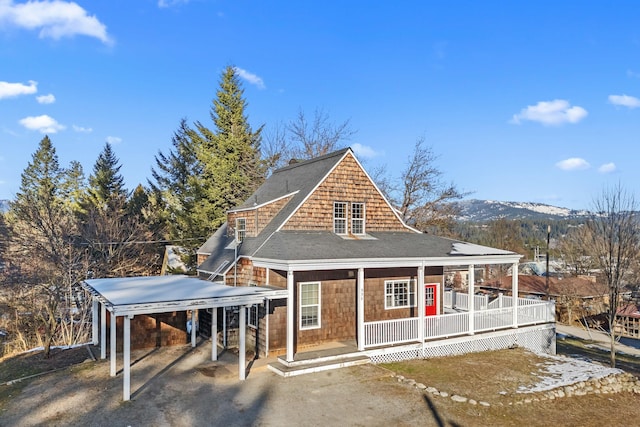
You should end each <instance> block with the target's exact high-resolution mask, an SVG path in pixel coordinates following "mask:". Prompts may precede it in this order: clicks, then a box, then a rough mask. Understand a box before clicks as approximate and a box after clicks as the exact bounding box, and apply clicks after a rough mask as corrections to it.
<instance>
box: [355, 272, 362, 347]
mask: <svg viewBox="0 0 640 427" xmlns="http://www.w3.org/2000/svg"><path fill="white" fill-rule="evenodd" d="M356 287H357V291H356V292H357V295H358V297H357V298H358V308H357V311H358V351H364V268H362V267H361V268H359V269H358V279H357V283H356Z"/></svg>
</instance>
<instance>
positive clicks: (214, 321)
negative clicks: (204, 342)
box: [211, 307, 218, 360]
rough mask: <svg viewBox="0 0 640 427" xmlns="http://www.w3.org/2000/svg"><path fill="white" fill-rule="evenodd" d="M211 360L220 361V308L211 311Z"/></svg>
mask: <svg viewBox="0 0 640 427" xmlns="http://www.w3.org/2000/svg"><path fill="white" fill-rule="evenodd" d="M211 360H218V307H213V308H212V309H211Z"/></svg>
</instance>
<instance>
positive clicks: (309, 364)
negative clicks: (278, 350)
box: [269, 355, 371, 377]
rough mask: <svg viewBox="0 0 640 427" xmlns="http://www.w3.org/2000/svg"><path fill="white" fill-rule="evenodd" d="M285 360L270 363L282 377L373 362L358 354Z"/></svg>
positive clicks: (271, 367) (274, 370)
mask: <svg viewBox="0 0 640 427" xmlns="http://www.w3.org/2000/svg"><path fill="white" fill-rule="evenodd" d="M283 362H284V361H283V360H278V361H277V362H274V363H271V364H269V369H270V370H271V371H273V372H275V373H276V374H278V375H280V376H282V377H294V376H296V375H303V374H312V373H314V372H322V371H329V370H332V369H339V368H346V367H349V366H357V365H365V364H367V363H371V360H370V359H369V357H367V356H364V355H356V356H347V357H340V358H336V357H333V358H328V359H325V360H317V359H316V360H313V361H311V360H309V361H300V362H294V363H295V364H291V363H289V364H287V363H286V362H284V363H283Z"/></svg>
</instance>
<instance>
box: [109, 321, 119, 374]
mask: <svg viewBox="0 0 640 427" xmlns="http://www.w3.org/2000/svg"><path fill="white" fill-rule="evenodd" d="M116 320H117V319H116V315H115V314H113V312H111V329H110V331H109V334H110V335H111V339H110V340H109V341H110V342H109V358H110V360H111V368H110V370H109V375H110V376H112V377H115V376H116Z"/></svg>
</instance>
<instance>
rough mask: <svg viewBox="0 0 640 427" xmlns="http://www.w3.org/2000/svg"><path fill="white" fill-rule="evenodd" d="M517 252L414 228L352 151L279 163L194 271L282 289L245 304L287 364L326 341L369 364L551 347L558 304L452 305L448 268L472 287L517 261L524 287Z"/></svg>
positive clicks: (264, 342) (252, 326)
mask: <svg viewBox="0 0 640 427" xmlns="http://www.w3.org/2000/svg"><path fill="white" fill-rule="evenodd" d="M519 259H520V255H518V254H516V253H513V252H509V251H504V250H500V249H494V248H489V247H484V246H479V245H474V244H470V243H465V242H461V241H457V240H451V239H446V238H441V237H436V236H433V235H429V234H424V233H421V232H419V231H418V230H415V229H413V228H412V227H410V226H408V225H407V224H405V223H404V222H403V221H402V219H401V217H400V216H399V214H398V212H397V211H396V210H395V209H394V207H393V206H392V205H391V204H390V203H389V201H388V200H387V199H386V198H385V197H384V195H383V194H382V193H381V191H380V190H379V189H378V188H377V186H376V185H375V183H374V182H373V181H372V179H371V178H370V177H369V175H368V174H367V173H366V171H365V170H364V168H363V167H362V165H361V164H360V163H359V161H358V160H357V159H356V157H355V156H354V153H353V152H352V150H351V149H349V148H347V149H344V150H340V151H337V152H334V153H331V154H328V155H325V156H322V157H318V158H315V159H312V160H307V161H303V162H297V163H292V164H290V165H289V166H287V167H284V168H282V169H279V170H277V171H275V172H274V173H273V174H272V175H271V176H270V177H269V178H268V179H267V180H266V181H265V183H264V184H263V185H262V186H261V187H260V188H258V190H257V191H256V192H255V193H254V194H253V195H252V196H251V197H249V199H247V200H246V201H245V202H244V203H243V204H242V205H240V206H237V207H236V208H234V209H232V210H230V211H229V212H228V215H227V221H226V223H225V224H223V226H222V227H220V229H218V230H217V231H216V233H215V234H213V235H212V236H211V237H210V238H209V239H208V240H207V242H206V243H205V244H204V245H203V246H202V247H201V248H200V249H199V251H198V262H199V267H198V275H199V276H200V278H202V279H206V280H210V281H218V282H223V283H225V284H226V285H228V286H236V287H246V286H257V287H267V288H273V289H282V290H286V291H287V292H286V298H281V299H271V300H265V302H264V303H263V304H257V305H253V306H251V307H242V309H243V310H244V309H247V310H248V312H247V313H248V314H247V320H248V326H247V333H248V334H249V335H250V336H252V338H253V340H255V343H256V344H257V349H258V351H259V352H260V353H261V354H279V355H281V357H280V362H281V363H282V364H283V365H285V366H295V365H296V363H301V359H302V358H301V357H300V356H301V355H302V354H303V353H305V352H306V351H308V350H312V349H314V348H316V346H318V345H319V344H324V345H325V346H326V345H328V344H330V343H334V344H338V343H342V344H344V345H346V346H349V345H351V347H352V348H353V351H354V352H356V353H358V354H362V355H366V356H367V357H368V358H369V359H371V360H372V361H374V362H381V361H390V360H402V359H409V358H416V357H430V356H441V355H448V354H459V353H464V352H471V351H482V350H487V349H497V348H506V347H509V346H513V345H514V344H515V345H521V346H524V347H527V348H530V349H532V350H536V351H545V352H554V351H555V324H554V317H553V304H552V303H549V302H546V301H534V302H531V301H526V302H525V301H523V299H520V298H510V299H508V300H507V299H504V300H503V299H501V304H503V303H504V305H501V307H497V308H492V309H487V308H486V307H484V309H483V310H480V309H479V308H477V307H475V306H474V304H473V300H474V298H471V303H470V304H468V305H467V306H466V308H465V309H464V310H460V309H456V308H455V307H453V306H452V305H451V304H448V305H445V301H444V298H445V289H444V277H443V270H444V267H445V266H466V267H467V268H468V271H469V276H470V280H469V282H470V289H469V295H473V294H474V279H473V277H474V270H475V268H476V267H477V266H483V265H496V264H507V265H510V266H513V267H514V268H513V269H512V270H513V271H514V272H516V273H515V274H514V276H513V278H512V290H513V293H512V295H518V290H517V289H518V276H517V271H518V269H517V265H518V262H519ZM460 297H461V295H458V296H457V298H460ZM447 307H451V308H447ZM200 319H201V320H202V321H206V319H207V314H206V313H204V312H203V313H202V314H201V316H200ZM217 324H218V326H220V323H219V322H217ZM240 324H244V321H243V322H241V323H240ZM201 329H202V330H207V328H201ZM345 343H346V344H345ZM279 373H281V372H279Z"/></svg>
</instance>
